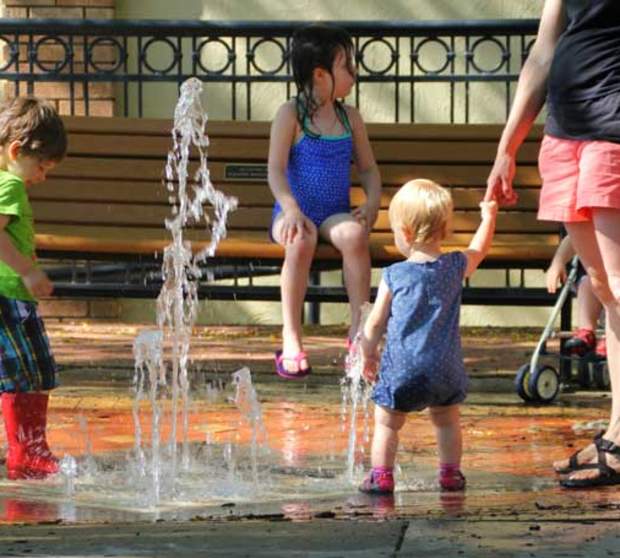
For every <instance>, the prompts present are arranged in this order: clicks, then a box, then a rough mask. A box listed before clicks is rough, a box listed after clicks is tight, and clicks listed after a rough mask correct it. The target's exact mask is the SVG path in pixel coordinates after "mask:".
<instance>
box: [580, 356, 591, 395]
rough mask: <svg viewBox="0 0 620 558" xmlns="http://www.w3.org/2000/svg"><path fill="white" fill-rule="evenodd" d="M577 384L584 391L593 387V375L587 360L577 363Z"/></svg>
mask: <svg viewBox="0 0 620 558" xmlns="http://www.w3.org/2000/svg"><path fill="white" fill-rule="evenodd" d="M577 383H578V384H579V386H580V387H582V388H583V389H588V388H589V387H590V386H591V385H592V373H591V369H590V363H589V362H588V361H587V360H584V359H579V361H578V362H577Z"/></svg>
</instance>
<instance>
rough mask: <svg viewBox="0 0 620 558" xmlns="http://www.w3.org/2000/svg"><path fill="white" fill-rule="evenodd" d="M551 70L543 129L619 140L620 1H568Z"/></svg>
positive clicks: (567, 135)
mask: <svg viewBox="0 0 620 558" xmlns="http://www.w3.org/2000/svg"><path fill="white" fill-rule="evenodd" d="M564 5H565V8H566V13H567V16H568V20H569V21H568V26H567V28H566V30H565V31H564V33H562V35H561V36H560V39H559V41H558V44H557V46H556V50H555V54H554V57H553V62H552V64H551V69H550V72H549V80H548V91H547V108H548V117H547V123H546V126H545V131H546V132H547V133H548V134H550V135H552V136H556V137H561V138H569V139H578V140H606V141H612V142H617V143H620V0H565V2H564Z"/></svg>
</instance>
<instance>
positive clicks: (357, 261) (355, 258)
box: [320, 213, 370, 336]
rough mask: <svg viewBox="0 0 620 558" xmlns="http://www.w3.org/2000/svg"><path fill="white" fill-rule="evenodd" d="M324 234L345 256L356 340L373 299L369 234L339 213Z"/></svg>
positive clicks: (352, 331) (323, 226)
mask: <svg viewBox="0 0 620 558" xmlns="http://www.w3.org/2000/svg"><path fill="white" fill-rule="evenodd" d="M320 234H321V236H322V237H323V238H325V239H326V240H328V241H329V242H331V243H332V244H333V245H334V246H335V247H336V249H337V250H339V251H340V253H341V254H342V271H343V274H344V284H345V287H346V289H347V296H348V297H349V305H350V306H351V329H350V332H349V333H350V335H351V336H353V335H354V334H355V333H356V332H357V329H358V327H359V323H360V316H361V308H362V305H363V304H364V303H365V302H368V300H369V298H370V252H369V249H368V230H367V229H366V227H365V226H363V225H362V224H360V223H358V222H357V221H356V220H355V219H354V218H353V217H352V216H351V215H350V214H349V213H339V214H337V215H332V216H331V217H329V218H327V219H325V221H324V222H323V223H322V224H321V228H320Z"/></svg>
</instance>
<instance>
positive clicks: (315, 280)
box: [308, 271, 321, 325]
mask: <svg viewBox="0 0 620 558" xmlns="http://www.w3.org/2000/svg"><path fill="white" fill-rule="evenodd" d="M309 283H310V285H312V286H313V287H319V286H320V285H321V272H320V271H310V277H309ZM308 323H309V324H311V325H319V324H320V323H321V303H320V302H319V301H317V300H314V301H312V302H309V303H308Z"/></svg>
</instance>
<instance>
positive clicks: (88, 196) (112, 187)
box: [30, 178, 539, 210]
mask: <svg viewBox="0 0 620 558" xmlns="http://www.w3.org/2000/svg"><path fill="white" fill-rule="evenodd" d="M218 186H220V189H221V190H222V191H223V192H225V193H226V194H228V195H231V196H235V197H236V198H238V200H239V204H240V206H241V207H246V206H253V207H271V206H272V205H273V197H271V194H270V193H269V192H267V194H268V195H266V192H265V185H264V184H256V183H241V182H237V183H225V184H222V185H218ZM397 190H398V188H396V187H389V186H386V187H384V188H383V191H382V195H381V207H383V208H387V207H388V205H389V203H390V200H391V199H392V196H393V195H394V194H395V193H396V191H397ZM516 191H517V193H518V194H519V209H520V210H521V209H528V210H534V209H536V207H537V206H538V195H539V190H538V188H516ZM450 192H451V193H452V198H453V200H454V206H455V207H456V208H457V209H476V208H478V204H479V202H480V200H481V199H482V197H483V195H484V192H485V189H484V188H451V189H450ZM30 193H31V196H30V197H31V199H32V200H41V201H63V202H64V201H87V202H98V203H106V202H107V203H114V202H117V203H147V204H158V203H159V204H168V196H169V192H168V191H167V190H166V189H165V188H164V186H163V185H162V184H161V183H160V182H159V181H150V182H137V181H136V182H128V181H120V180H114V181H108V180H77V179H59V178H52V179H49V180H47V181H46V182H44V183H42V184H41V185H38V186H34V187H33V188H32V190H31V191H30ZM364 201H365V196H364V192H363V190H362V188H361V187H359V186H354V187H353V188H351V204H352V205H353V206H356V205H359V204H362V203H364Z"/></svg>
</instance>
